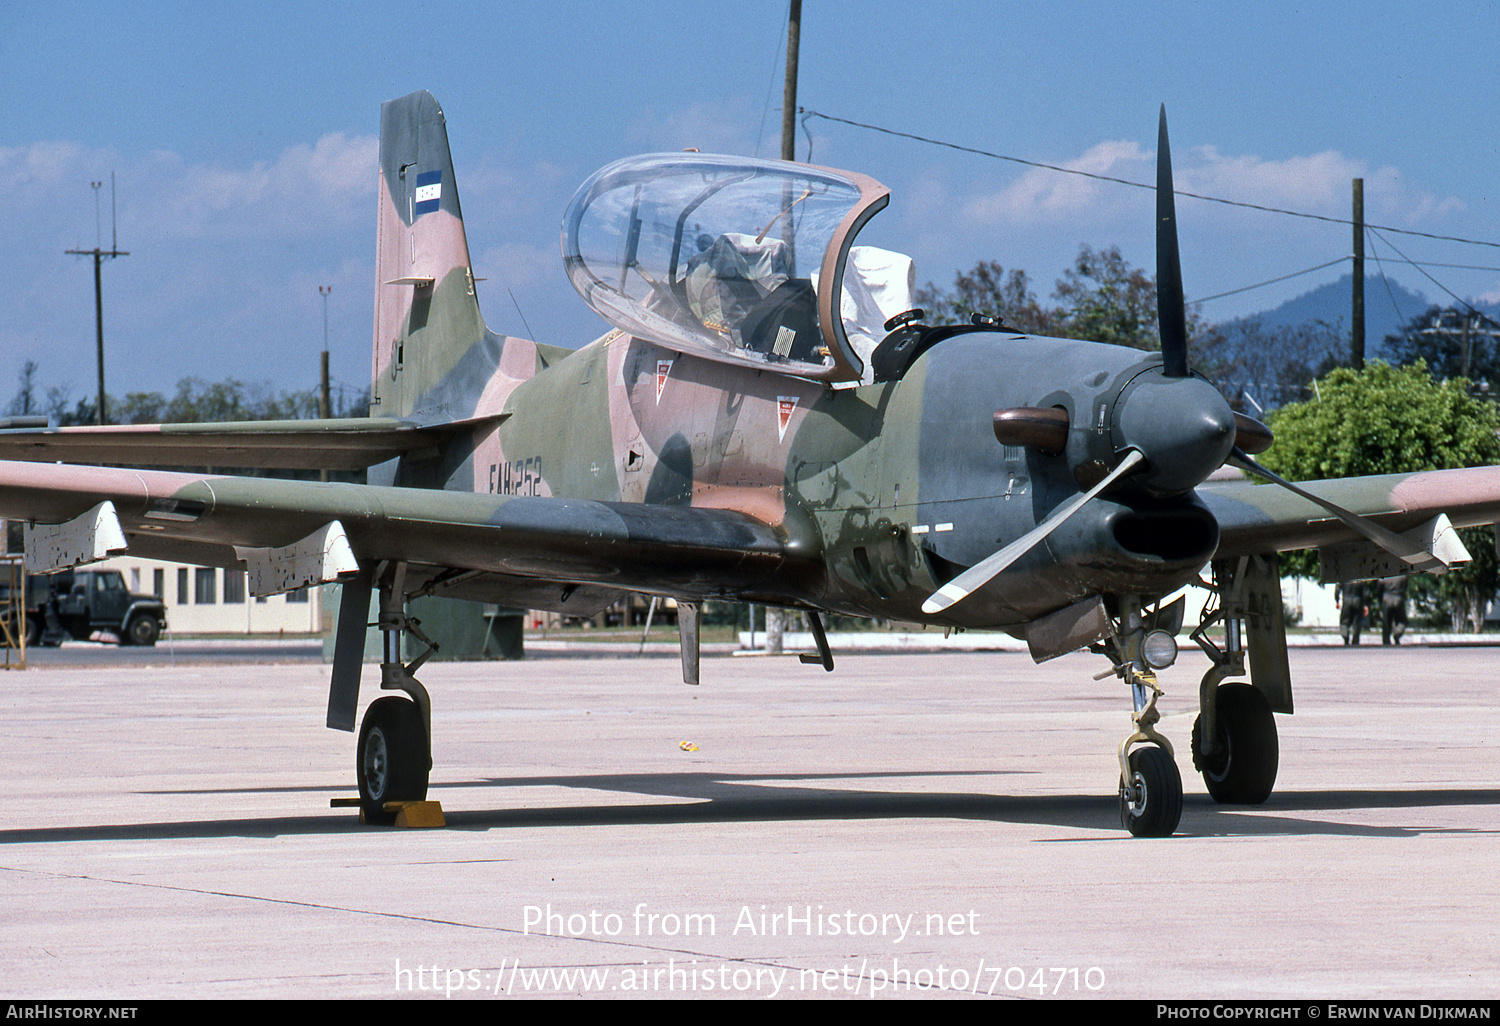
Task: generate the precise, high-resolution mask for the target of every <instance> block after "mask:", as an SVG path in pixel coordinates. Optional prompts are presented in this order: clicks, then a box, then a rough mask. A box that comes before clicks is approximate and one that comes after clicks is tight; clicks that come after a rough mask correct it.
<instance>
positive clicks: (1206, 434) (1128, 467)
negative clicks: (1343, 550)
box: [922, 104, 1447, 614]
mask: <svg viewBox="0 0 1500 1026" xmlns="http://www.w3.org/2000/svg"><path fill="white" fill-rule="evenodd" d="M1156 297H1157V299H1156V305H1157V321H1158V325H1159V327H1160V331H1161V352H1162V368H1161V378H1162V379H1166V380H1165V381H1161V382H1160V384H1158V385H1156V386H1153V387H1152V388H1150V389H1147V388H1144V387H1143V388H1142V389H1141V392H1142V393H1143V394H1142V395H1141V396H1140V397H1139V398H1138V399H1137V404H1138V405H1140V404H1141V403H1142V402H1143V401H1144V400H1145V398H1146V395H1145V393H1147V392H1154V393H1155V397H1154V398H1153V401H1152V402H1151V403H1150V404H1149V405H1140V408H1138V409H1137V408H1134V407H1127V408H1125V409H1123V410H1122V411H1120V412H1119V413H1118V417H1119V422H1120V423H1121V425H1122V430H1124V431H1125V433H1126V435H1127V438H1126V443H1125V444H1126V446H1127V448H1126V449H1125V450H1124V453H1123V456H1122V457H1121V458H1120V461H1119V462H1118V463H1117V464H1116V465H1115V467H1114V469H1113V470H1111V471H1110V472H1109V473H1108V474H1107V475H1106V476H1105V477H1104V478H1103V479H1102V480H1100V481H1098V482H1097V483H1096V484H1095V485H1094V486H1093V487H1092V488H1089V489H1088V490H1087V491H1085V492H1083V493H1081V494H1079V495H1077V496H1074V497H1073V498H1072V499H1070V500H1069V501H1068V502H1066V503H1064V504H1063V505H1062V506H1060V507H1058V508H1057V509H1056V510H1054V511H1053V513H1052V515H1051V516H1050V517H1048V518H1047V519H1046V520H1045V521H1044V522H1043V523H1041V524H1039V525H1037V526H1036V527H1035V528H1033V529H1032V530H1031V531H1029V532H1027V533H1026V534H1024V535H1022V536H1021V537H1020V538H1017V539H1016V540H1015V541H1013V542H1011V543H1010V544H1009V545H1006V546H1005V547H1004V548H1002V549H1000V550H999V551H998V552H995V553H993V554H991V555H990V556H987V557H986V558H985V559H983V560H981V561H980V562H979V563H977V564H975V565H974V566H972V567H970V568H969V569H968V570H966V571H964V572H963V573H961V574H959V575H958V576H957V577H955V578H954V579H953V580H951V581H949V582H948V583H947V584H945V585H943V586H942V587H941V588H939V589H938V590H937V591H936V592H934V593H933V594H932V595H930V596H929V597H928V599H927V601H926V602H924V603H922V612H924V613H927V614H934V613H940V612H942V611H944V610H946V609H948V608H949V607H950V606H952V605H953V604H954V603H957V602H961V601H963V600H964V599H965V598H967V597H968V596H969V595H971V594H973V593H974V592H975V591H977V590H978V589H980V588H982V587H984V586H985V585H986V584H988V583H989V582H990V581H991V580H993V579H994V578H995V577H997V576H998V575H999V574H1000V573H1001V572H1003V571H1004V570H1005V569H1006V568H1007V567H1009V566H1010V565H1011V564H1013V563H1014V562H1015V561H1016V560H1018V559H1020V558H1021V557H1022V556H1024V555H1025V554H1026V553H1027V552H1029V551H1031V549H1033V548H1034V547H1036V546H1037V545H1039V544H1040V543H1041V542H1042V541H1043V540H1044V539H1046V538H1047V536H1048V535H1050V534H1052V532H1053V531H1055V530H1057V529H1058V528H1059V527H1061V526H1062V525H1063V524H1064V523H1065V522H1066V521H1067V520H1068V518H1069V517H1072V516H1073V515H1074V514H1075V513H1077V512H1078V511H1079V510H1080V509H1082V508H1083V507H1084V506H1085V505H1087V504H1088V503H1089V502H1090V501H1091V500H1092V499H1094V498H1096V497H1097V496H1099V495H1100V494H1102V493H1103V492H1105V491H1106V490H1108V489H1109V488H1110V487H1112V486H1114V485H1115V484H1116V483H1118V482H1119V481H1121V480H1122V479H1124V478H1126V477H1128V476H1130V475H1132V474H1140V475H1141V480H1142V481H1143V482H1144V483H1145V487H1147V488H1148V489H1153V490H1155V491H1156V492H1157V493H1158V494H1180V493H1182V492H1187V491H1191V490H1192V489H1193V488H1195V487H1197V485H1199V484H1201V483H1202V482H1203V480H1205V479H1206V478H1207V477H1208V475H1209V474H1210V473H1212V471H1213V470H1215V469H1217V468H1218V467H1219V466H1220V465H1221V464H1223V463H1228V464H1230V465H1232V466H1236V467H1239V468H1240V469H1242V470H1245V471H1248V472H1250V473H1252V474H1256V475H1258V476H1260V477H1263V478H1265V479H1266V480H1267V481H1270V482H1272V483H1274V484H1276V485H1279V486H1280V487H1282V488H1285V489H1287V490H1289V491H1291V492H1293V493H1294V494H1296V495H1299V496H1301V497H1302V498H1304V499H1307V500H1308V501H1310V502H1313V503H1316V504H1317V505H1318V506H1320V507H1322V508H1323V509H1325V510H1327V511H1328V512H1330V513H1332V514H1333V515H1334V516H1335V517H1337V518H1338V519H1339V520H1340V521H1342V522H1343V523H1344V524H1346V525H1347V526H1348V527H1349V528H1350V529H1351V530H1353V531H1355V532H1356V533H1358V534H1359V535H1360V536H1361V537H1363V538H1366V539H1368V540H1369V541H1371V542H1373V543H1374V544H1375V545H1378V546H1379V547H1380V548H1382V549H1384V550H1386V551H1387V552H1390V553H1392V554H1394V555H1396V556H1398V557H1400V558H1401V559H1402V560H1404V561H1405V562H1406V563H1407V564H1408V565H1410V566H1411V567H1412V568H1413V569H1414V570H1431V571H1435V572H1438V573H1441V572H1442V571H1444V570H1446V569H1447V565H1446V564H1445V563H1443V562H1442V561H1441V560H1439V559H1438V558H1437V557H1435V556H1434V555H1433V554H1432V553H1430V552H1427V551H1426V550H1425V549H1423V548H1422V547H1421V546H1420V545H1417V544H1415V543H1413V542H1411V541H1410V540H1408V539H1406V538H1403V537H1401V536H1400V535H1398V534H1396V533H1395V532H1393V531H1390V530H1387V529H1386V528H1384V527H1381V526H1380V525H1379V524H1376V523H1374V522H1373V521H1370V520H1368V519H1366V518H1365V517H1362V516H1360V515H1359V514H1357V513H1354V512H1352V511H1350V510H1346V509H1344V508H1342V507H1340V506H1338V505H1336V504H1335V503H1332V502H1330V501H1328V500H1327V499H1324V498H1321V497H1319V496H1317V495H1314V494H1312V493H1311V492H1309V491H1307V490H1306V489H1303V488H1300V487H1298V486H1297V485H1294V484H1292V483H1291V482H1290V481H1287V480H1285V479H1283V478H1281V477H1279V476H1278V475H1276V474H1274V473H1272V472H1271V471H1269V470H1267V469H1266V468H1264V467H1262V466H1261V465H1260V464H1259V463H1256V462H1255V461H1254V460H1253V459H1251V458H1250V456H1249V455H1248V454H1249V453H1261V452H1264V451H1265V450H1266V449H1268V448H1270V446H1271V441H1272V436H1271V430H1270V428H1268V427H1266V425H1264V424H1262V423H1261V422H1260V421H1258V420H1255V419H1253V418H1251V417H1247V416H1245V415H1244V414H1239V413H1230V411H1229V410H1228V405H1227V404H1226V403H1224V401H1223V397H1222V396H1221V395H1219V394H1218V392H1217V391H1216V390H1212V389H1211V388H1210V387H1209V386H1207V383H1206V382H1203V381H1201V379H1199V380H1188V381H1181V382H1179V383H1177V384H1172V381H1173V380H1174V379H1191V374H1190V372H1189V370H1188V358H1187V305H1186V301H1185V298H1184V294H1183V287H1182V261H1181V257H1180V255H1179V251H1178V245H1177V210H1176V200H1175V197H1174V193H1173V185H1172V155H1171V149H1170V146H1169V144H1168V140H1167V108H1166V105H1165V104H1163V105H1162V108H1161V118H1160V121H1159V124H1158V129H1157V159H1156ZM1205 389H1207V390H1208V391H1210V392H1212V400H1208V399H1207V398H1206V397H1205V395H1204V391H1205ZM1167 390H1169V391H1167ZM1069 429H1070V425H1069V423H1068V418H1067V414H1066V413H1065V412H1064V411H1062V410H1060V409H1044V408H1037V407H1016V408H1011V409H1005V410H997V411H996V412H995V420H994V431H995V437H996V438H997V439H998V440H999V441H1001V442H1002V443H1004V444H1007V445H1018V446H1027V447H1030V448H1034V449H1036V450H1037V451H1039V452H1043V453H1047V454H1049V455H1058V454H1060V453H1062V452H1063V450H1064V448H1065V447H1066V444H1067V438H1068V432H1069ZM1132 434H1133V435H1134V436H1135V437H1134V438H1132V437H1130V436H1131V435H1132Z"/></svg>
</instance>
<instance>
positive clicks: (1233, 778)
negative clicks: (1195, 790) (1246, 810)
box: [1193, 683, 1281, 805]
mask: <svg viewBox="0 0 1500 1026" xmlns="http://www.w3.org/2000/svg"><path fill="white" fill-rule="evenodd" d="M1215 702H1216V703H1217V704H1216V705H1215V707H1214V709H1215V711H1214V722H1215V724H1216V729H1215V731H1214V733H1215V735H1216V739H1215V740H1216V742H1217V743H1216V744H1215V746H1214V749H1215V750H1214V752H1213V754H1212V755H1206V754H1204V752H1203V737H1202V734H1203V722H1202V717H1201V716H1200V717H1199V718H1198V719H1197V720H1194V721H1193V765H1194V766H1195V767H1197V769H1198V771H1199V772H1200V773H1202V774H1203V782H1204V784H1206V785H1207V786H1208V793H1209V794H1211V795H1213V798H1214V801H1216V802H1224V803H1228V804H1231V805H1259V804H1261V803H1262V802H1264V801H1265V800H1266V799H1267V798H1269V797H1271V789H1272V788H1273V787H1274V786H1275V784H1276V768H1277V765H1278V764H1279V762H1280V759H1281V754H1280V747H1279V745H1278V744H1277V741H1276V718H1275V717H1274V716H1272V715H1271V705H1270V703H1269V702H1267V701H1266V696H1265V695H1263V694H1261V693H1260V691H1259V690H1258V689H1256V688H1255V687H1253V686H1251V685H1249V684H1242V683H1235V684H1223V685H1220V687H1219V690H1218V694H1217V695H1216V697H1215Z"/></svg>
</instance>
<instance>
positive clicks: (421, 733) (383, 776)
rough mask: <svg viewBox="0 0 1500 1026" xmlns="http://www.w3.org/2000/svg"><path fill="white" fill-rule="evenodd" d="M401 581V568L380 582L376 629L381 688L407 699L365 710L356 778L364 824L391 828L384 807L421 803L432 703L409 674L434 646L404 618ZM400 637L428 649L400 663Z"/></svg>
mask: <svg viewBox="0 0 1500 1026" xmlns="http://www.w3.org/2000/svg"><path fill="white" fill-rule="evenodd" d="M405 577H406V565H405V564H404V563H397V564H396V565H395V567H394V568H392V569H391V570H389V571H388V572H387V573H386V574H385V575H383V576H382V580H381V584H380V622H379V627H380V630H381V633H382V634H383V635H384V637H383V639H382V640H383V645H384V648H383V652H384V655H383V657H382V660H381V663H380V686H381V688H382V689H383V690H386V691H404V692H406V693H407V695H409V696H410V697H409V698H398V697H395V696H387V697H385V698H379V699H376V700H375V701H374V702H371V703H370V707H369V708H368V709H366V710H365V717H364V721H363V723H362V724H361V726H360V729H359V747H358V749H357V755H356V759H355V773H356V776H357V777H358V779H359V802H360V811H361V814H362V817H363V819H364V821H365V822H366V823H379V824H390V823H394V822H395V821H396V813H395V812H394V811H391V810H388V809H387V808H386V806H387V804H388V803H391V802H417V801H423V800H424V799H426V797H427V778H428V774H429V773H430V771H431V769H432V703H431V700H430V699H429V698H428V696H427V689H426V688H424V687H423V686H422V684H421V683H420V682H419V681H418V680H417V678H416V677H414V676H412V674H413V673H414V672H415V671H416V670H417V669H418V668H419V667H420V666H421V665H422V664H423V663H424V662H426V661H427V659H428V657H429V656H431V655H432V653H433V652H435V651H436V650H437V646H436V645H434V644H433V643H432V642H431V641H430V640H429V639H428V638H427V636H426V635H425V634H423V633H422V631H421V628H420V626H419V625H418V622H417V621H416V620H412V619H409V618H408V617H407V616H406V609H405V595H404V592H403V584H404V581H405ZM366 594H368V591H367V592H366ZM403 631H405V632H410V633H411V634H412V635H413V636H415V637H416V638H417V639H418V640H420V641H422V642H423V643H424V644H426V645H427V651H425V652H423V653H422V655H420V656H418V657H417V658H416V659H414V660H413V661H412V662H411V663H409V664H408V663H404V662H403V661H402V659H401V634H402V632H403Z"/></svg>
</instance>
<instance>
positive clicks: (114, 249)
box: [64, 171, 130, 424]
mask: <svg viewBox="0 0 1500 1026" xmlns="http://www.w3.org/2000/svg"><path fill="white" fill-rule="evenodd" d="M89 184H90V185H92V186H93V187H94V231H95V234H96V235H102V231H101V230H100V228H99V189H100V188H101V187H102V186H103V185H104V183H103V182H90V183H89ZM109 213H110V220H111V222H113V221H114V217H115V174H114V172H113V171H111V172H110V173H109ZM64 252H65V253H67V254H68V255H70V256H92V257H93V258H94V334H95V337H96V339H97V342H98V353H99V406H98V408H97V409H96V410H95V411H94V422H95V423H96V424H103V423H104V283H103V279H102V277H101V275H100V273H99V267H100V265H101V264H102V263H103V262H104V258H105V257H109V258H110V259H111V260H113V259H114V258H115V257H122V256H129V255H130V254H129V253H127V252H125V251H124V250H122V249H120V244H119V238H118V227H117V226H112V227H111V241H110V245H109V249H105V248H104V242H103V239H102V238H101V239H99V240H98V241H97V242H96V244H95V246H94V248H93V249H69V250H64Z"/></svg>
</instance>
